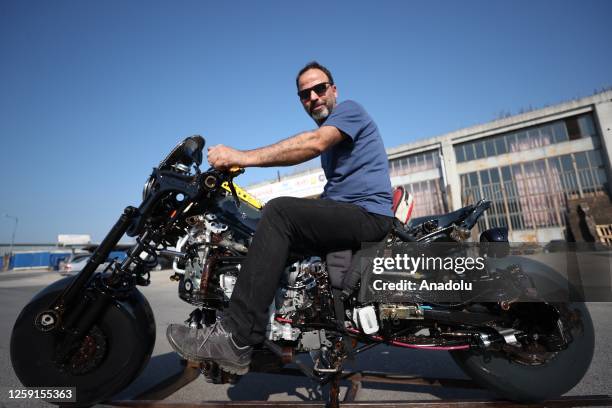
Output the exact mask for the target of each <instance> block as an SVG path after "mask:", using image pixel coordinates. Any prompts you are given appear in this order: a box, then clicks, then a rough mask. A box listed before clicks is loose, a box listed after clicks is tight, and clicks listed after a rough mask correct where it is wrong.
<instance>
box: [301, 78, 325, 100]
mask: <svg viewBox="0 0 612 408" xmlns="http://www.w3.org/2000/svg"><path fill="white" fill-rule="evenodd" d="M330 85H333V84H332V83H331V82H321V83H320V84H316V85H315V86H313V87H310V88H306V89H302V90H301V91H298V93H297V94H298V96H299V97H300V99H301V100H303V101H307V100H308V99H310V93H311V92H312V91H314V92H315V93H316V94H317V95H318V96H323V95H324V94H325V92H326V91H327V88H329V86H330Z"/></svg>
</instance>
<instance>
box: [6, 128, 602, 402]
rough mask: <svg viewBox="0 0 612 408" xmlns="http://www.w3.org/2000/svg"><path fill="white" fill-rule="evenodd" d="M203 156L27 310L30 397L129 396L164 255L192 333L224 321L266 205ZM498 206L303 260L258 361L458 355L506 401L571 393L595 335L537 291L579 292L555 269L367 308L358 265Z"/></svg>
mask: <svg viewBox="0 0 612 408" xmlns="http://www.w3.org/2000/svg"><path fill="white" fill-rule="evenodd" d="M203 147H204V139H203V138H202V137H200V136H192V137H189V138H186V139H185V140H184V141H182V142H181V143H179V144H178V145H177V146H176V147H175V148H174V149H173V150H172V151H171V152H170V154H168V156H167V157H166V158H165V159H164V160H163V161H162V162H161V163H160V164H159V165H158V166H157V167H156V168H154V169H153V172H152V174H151V176H150V177H149V179H148V181H147V182H146V184H145V187H144V191H143V201H142V203H141V204H140V206H139V207H138V208H135V207H131V206H130V207H127V208H126V209H125V210H124V212H123V214H122V215H121V216H120V218H119V220H118V221H117V222H116V224H115V225H114V226H113V227H112V229H111V230H110V232H109V233H108V235H107V236H106V237H105V238H104V240H103V241H102V243H101V244H100V245H99V247H98V248H97V249H96V251H95V252H94V253H93V256H92V257H91V259H90V261H89V263H88V264H87V266H86V267H85V268H84V269H83V270H82V272H81V273H79V274H78V275H77V276H74V277H68V278H65V279H62V280H59V281H57V282H55V283H53V284H51V285H49V286H48V287H47V288H45V289H44V290H42V291H41V292H40V293H38V294H37V295H36V296H35V297H34V298H33V299H32V300H31V301H30V302H29V303H28V304H27V306H25V308H24V309H23V310H22V312H21V314H20V315H19V317H18V318H17V321H16V323H15V326H14V329H13V332H12V336H11V346H10V347H11V350H10V351H11V361H12V364H13V367H14V369H15V372H16V374H17V376H18V378H19V379H20V381H21V382H22V383H23V384H24V385H25V386H28V387H76V398H77V399H76V402H73V403H72V404H73V405H76V406H86V405H91V404H94V403H97V402H100V401H104V400H107V399H108V398H110V397H112V396H113V395H115V394H116V393H118V392H119V391H121V390H122V389H124V388H125V387H127V386H128V385H129V384H130V383H131V382H132V381H133V380H134V379H135V378H136V377H137V376H138V375H139V373H140V372H141V371H142V370H143V368H144V367H145V365H146V364H147V362H148V360H149V358H150V356H151V353H152V351H153V346H154V343H155V322H154V316H153V311H152V310H151V307H150V305H149V303H148V302H147V300H146V298H145V297H144V296H143V295H142V293H141V292H140V291H139V290H138V286H146V285H148V284H149V283H150V271H151V270H152V268H154V267H155V266H156V265H157V262H158V259H159V257H161V256H165V257H171V258H173V259H174V268H173V269H174V271H173V272H174V273H173V274H172V275H171V276H170V278H171V279H173V280H175V281H176V282H177V284H178V294H179V297H180V298H181V299H182V300H184V301H186V302H188V303H190V304H192V305H194V306H195V309H194V311H193V312H192V313H191V314H190V315H189V316H188V319H187V321H186V323H185V324H187V325H190V326H191V327H201V326H203V325H210V324H212V323H214V322H215V320H216V319H218V318H219V317H220V315H221V313H222V310H223V308H224V307H225V306H227V304H228V302H229V299H230V297H231V294H232V291H233V287H234V284H235V282H236V279H237V278H238V277H239V275H240V265H241V262H242V261H243V260H244V258H245V256H246V255H247V253H248V250H249V244H250V242H251V240H252V237H253V234H254V232H255V230H256V228H257V222H258V219H259V217H260V213H261V210H262V206H261V205H260V204H259V203H258V202H257V200H255V199H254V198H253V197H251V196H250V195H249V194H248V193H247V192H246V191H243V190H241V189H240V188H239V187H237V186H236V185H235V184H234V183H233V180H234V178H235V177H236V176H238V175H239V174H240V173H241V172H242V171H243V170H231V171H225V172H224V171H218V170H215V169H212V168H211V169H208V170H206V171H201V170H200V165H201V163H202V149H203ZM489 206H490V203H489V202H486V201H480V202H478V203H477V204H475V205H470V206H467V207H465V208H462V209H460V210H458V211H455V212H452V213H449V214H447V215H444V216H441V217H425V218H422V219H417V220H412V221H411V222H410V224H409V225H403V224H402V223H399V222H398V223H396V225H395V226H394V228H393V230H392V231H391V232H390V234H389V235H388V236H387V237H386V238H385V240H384V241H383V242H381V243H380V245H378V246H374V247H373V249H369V251H370V252H367V253H366V254H365V255H364V254H357V253H353V252H352V251H351V250H348V251H342V252H338V253H332V254H292V255H291V257H290V259H289V260H288V261H287V267H286V269H285V272H284V275H283V278H282V282H281V285H280V286H279V288H278V290H277V294H276V298H275V300H274V302H273V303H272V304H271V305H270V309H269V311H270V313H269V324H268V330H267V339H266V341H265V342H264V343H263V344H262V345H260V346H258V347H257V348H256V349H255V351H254V358H253V361H254V364H255V362H256V360H257V356H258V355H259V354H262V355H267V356H273V357H275V358H276V361H277V363H278V364H279V365H282V364H285V363H288V362H293V363H296V364H297V365H298V367H299V369H301V370H302V371H303V372H304V373H305V374H306V375H308V376H309V377H310V378H312V379H313V380H315V381H320V382H321V383H323V382H325V381H328V380H329V378H330V376H333V375H337V374H338V373H340V372H341V371H342V366H343V362H345V361H346V360H347V359H351V358H354V357H355V356H358V355H359V351H360V350H363V349H364V348H371V347H373V346H375V345H377V344H386V345H392V346H398V347H407V348H412V349H417V350H423V352H424V354H425V352H435V351H449V352H450V353H451V355H452V357H453V358H454V360H455V361H456V362H457V364H458V365H459V366H460V367H461V368H462V369H463V370H464V371H465V372H466V373H467V374H468V375H469V376H470V377H471V378H472V379H473V380H475V381H476V382H477V383H479V384H480V385H482V386H484V387H487V388H489V389H492V390H494V391H495V392H497V393H498V394H500V395H501V396H503V397H505V398H507V399H511V400H516V401H520V402H532V401H541V400H545V399H548V398H551V397H556V396H559V395H561V394H563V393H565V392H567V391H568V390H570V389H571V388H572V387H573V386H574V385H576V384H577V383H578V382H579V381H580V380H581V379H582V377H583V376H584V374H585V373H586V371H587V369H588V367H589V364H590V362H591V358H592V355H593V348H594V333H593V324H592V322H591V318H590V315H589V312H588V310H587V308H586V307H585V305H584V303H581V302H576V301H573V299H574V298H573V297H572V296H571V295H572V294H571V293H570V294H569V295H570V296H569V297H567V301H549V300H546V299H544V298H543V297H542V296H541V294H540V293H538V292H537V287H538V285H539V284H540V283H543V284H545V286H546V287H547V288H552V289H553V290H556V289H558V290H559V291H564V290H565V291H567V290H569V291H570V292H571V291H572V290H573V289H572V288H571V286H569V285H568V283H567V281H566V280H564V279H563V278H561V277H560V276H558V275H557V274H556V273H555V272H554V271H552V270H550V269H547V268H546V267H545V266H544V265H541V264H538V265H539V267H537V268H532V270H526V269H527V268H525V267H518V266H517V265H515V264H510V265H507V266H506V267H496V268H490V269H492V270H489V271H487V273H485V274H482V273H481V274H479V276H478V280H479V282H480V283H482V282H485V283H486V282H489V283H494V282H498V281H503V282H504V284H502V285H496V286H495V297H494V301H492V300H490V299H489V300H487V301H479V300H478V299H476V298H467V299H462V300H460V301H457V300H456V299H455V300H453V301H448V300H445V299H444V298H428V297H427V295H426V293H424V292H420V293H419V291H413V292H410V293H408V294H403V295H402V296H401V297H399V299H396V298H394V297H393V296H391V297H389V298H383V299H374V300H372V298H371V297H368V290H366V289H367V288H366V287H368V286H369V280H368V279H370V278H372V276H373V275H372V274H369V275H368V272H367V271H366V272H364V270H363V268H362V267H361V265H363V264H364V262H358V261H357V260H363V259H369V258H368V256H370V255H372V254H374V255H376V254H378V255H380V254H381V252H380V251H383V253H384V251H387V250H389V248H393V246H394V245H395V246H397V245H403V244H405V243H409V244H413V245H420V247H421V248H427V247H429V246H432V245H434V244H435V243H438V242H444V243H454V244H461V243H463V242H465V241H466V240H468V238H469V237H470V235H471V230H472V228H473V227H474V226H475V225H476V224H477V221H478V218H479V217H480V216H481V215H482V214H483V212H484V211H486V209H487V208H489ZM124 234H127V235H128V236H130V237H135V244H134V245H133V247H132V248H131V249H130V250H129V251H128V254H127V257H126V258H125V259H124V260H123V261H121V262H112V263H111V264H110V265H109V266H108V267H107V268H106V270H105V271H104V272H96V268H97V267H98V266H99V265H100V264H102V263H104V262H105V261H106V260H107V256H108V254H109V252H110V251H112V250H113V248H114V247H115V245H116V244H117V243H118V242H119V240H120V239H121V238H122V237H123V235H124ZM480 240H481V241H485V242H495V243H497V244H500V243H501V244H502V245H505V244H507V234H506V231H505V230H503V229H491V230H487V231H485V232H483V233H482V234H481V236H480ZM371 251H374V252H371ZM377 251H378V252H377ZM495 256H496V254H495V252H494V251H493V252H491V253H490V254H489V258H490V259H493V258H495ZM365 264H367V262H366V263H365ZM366 269H367V268H366ZM158 273H160V272H158ZM508 282H509V283H508ZM517 288H519V289H520V290H519V291H518V292H517V290H516V289H517ZM568 288H569V289H568ZM517 293H518V295H517ZM177 320H180V317H179V316H177ZM296 356H300V359H299V360H298V359H296ZM304 357H306V359H307V360H308V361H311V363H308V364H307V363H305V362H304ZM423 357H424V358H427V356H426V355H424V356H423ZM202 371H203V373H204V374H205V375H207V376H209V377H214V378H213V379H214V380H216V381H221V380H223V378H231V375H229V374H227V373H223V372H220V371H219V367H216V366H215V364H214V363H212V362H207V363H203V364H202ZM226 374H227V375H226Z"/></svg>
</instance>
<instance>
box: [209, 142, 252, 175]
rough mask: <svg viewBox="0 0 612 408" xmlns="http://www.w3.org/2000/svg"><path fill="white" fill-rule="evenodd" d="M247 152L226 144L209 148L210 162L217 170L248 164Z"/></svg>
mask: <svg viewBox="0 0 612 408" xmlns="http://www.w3.org/2000/svg"><path fill="white" fill-rule="evenodd" d="M246 159H247V157H246V152H243V151H241V150H237V149H234V148H231V147H228V146H224V145H216V146H212V147H209V148H208V163H209V164H210V165H211V166H212V167H214V168H215V169H217V170H224V171H225V170H229V169H232V168H236V167H246V166H247V160H246Z"/></svg>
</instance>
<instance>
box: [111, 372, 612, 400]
mask: <svg viewBox="0 0 612 408" xmlns="http://www.w3.org/2000/svg"><path fill="white" fill-rule="evenodd" d="M182 364H183V366H184V370H183V371H181V372H179V373H177V374H174V375H172V376H169V377H167V378H165V379H163V380H162V381H160V382H159V383H157V384H156V385H154V386H152V387H150V388H149V389H148V390H146V391H144V392H142V393H141V394H140V395H138V396H136V397H135V398H134V399H132V400H117V401H107V402H104V403H103V404H104V405H109V406H116V407H151V408H187V407H198V408H222V407H224V408H226V407H240V408H261V407H278V408H285V407H287V408H288V407H309V408H318V407H322V408H323V407H325V408H429V407H436V408H442V407H447V408H468V407H496V408H525V407H587V406H590V407H594V406H612V396H610V395H589V396H567V397H560V398H557V399H554V400H548V401H545V402H541V403H538V404H519V403H516V402H511V401H505V400H469V399H460V400H411V401H381V402H374V401H355V398H356V397H357V394H358V392H359V390H360V389H361V388H362V386H363V383H368V382H369V383H384V384H404V385H413V386H414V385H416V386H425V387H446V388H463V389H470V388H471V389H481V387H479V386H478V385H477V384H476V383H474V382H473V381H471V380H464V379H454V378H432V377H420V376H411V375H397V374H390V373H384V372H371V371H343V372H341V373H337V374H336V375H334V376H333V378H332V379H331V381H329V382H328V384H329V385H330V387H329V390H328V399H327V401H214V402H198V403H192V402H190V403H185V402H165V401H161V400H163V399H164V398H167V397H169V396H170V395H172V394H173V393H175V392H176V391H178V390H179V389H181V388H183V387H184V386H186V385H187V384H189V383H191V382H192V381H194V380H196V379H197V378H198V377H199V376H200V375H202V370H203V364H201V363H196V362H188V361H185V360H183V361H182ZM251 372H260V373H267V374H279V375H290V376H303V375H304V373H303V372H302V371H300V370H298V369H295V368H288V367H281V368H277V369H274V368H271V367H269V366H261V367H257V366H255V367H254V366H251ZM220 374H221V375H224V373H223V372H221V373H220ZM226 381H227V379H226ZM341 381H349V382H350V386H349V388H348V390H347V391H346V394H345V397H344V399H343V400H342V401H340V399H339V397H340V392H339V391H340V388H339V387H340V382H341Z"/></svg>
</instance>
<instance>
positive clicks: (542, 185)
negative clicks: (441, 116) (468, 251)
mask: <svg viewBox="0 0 612 408" xmlns="http://www.w3.org/2000/svg"><path fill="white" fill-rule="evenodd" d="M606 182H607V177H606V174H605V170H604V168H603V161H602V158H601V151H600V150H591V151H586V152H579V153H571V154H566V155H562V156H555V157H549V158H546V159H540V160H535V161H531V162H525V163H519V164H514V165H509V166H503V167H494V168H490V169H485V170H480V171H474V172H470V173H466V174H462V175H461V189H462V203H463V205H468V204H471V203H473V202H475V201H477V200H479V199H481V198H484V199H487V200H491V201H492V207H491V209H490V210H489V211H487V212H486V214H485V217H483V218H481V220H480V221H479V224H480V227H481V228H492V227H509V228H510V229H512V230H526V229H533V228H546V227H563V226H565V213H566V212H567V210H568V201H569V200H570V199H572V198H577V197H584V196H589V195H597V194H605V193H604V191H605V183H606Z"/></svg>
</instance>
